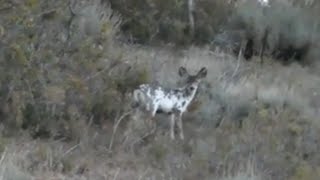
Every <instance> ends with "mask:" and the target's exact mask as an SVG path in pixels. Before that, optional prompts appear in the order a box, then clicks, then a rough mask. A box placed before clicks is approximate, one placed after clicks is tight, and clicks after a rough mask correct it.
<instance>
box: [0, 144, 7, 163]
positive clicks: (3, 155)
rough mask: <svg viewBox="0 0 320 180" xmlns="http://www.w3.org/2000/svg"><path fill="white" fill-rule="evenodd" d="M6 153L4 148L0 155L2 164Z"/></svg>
mask: <svg viewBox="0 0 320 180" xmlns="http://www.w3.org/2000/svg"><path fill="white" fill-rule="evenodd" d="M6 154H7V149H6V148H5V149H4V151H3V153H2V155H1V159H0V165H1V164H2V162H3V161H4V158H5V157H6Z"/></svg>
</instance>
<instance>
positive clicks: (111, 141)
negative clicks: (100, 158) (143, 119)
mask: <svg viewBox="0 0 320 180" xmlns="http://www.w3.org/2000/svg"><path fill="white" fill-rule="evenodd" d="M131 112H132V111H131V110H130V111H128V112H126V113H124V114H122V116H121V117H120V118H119V119H118V121H117V122H116V124H115V125H114V126H113V132H112V136H111V140H110V144H109V148H108V149H109V151H111V148H112V145H113V141H114V136H115V134H116V132H117V129H118V126H119V124H120V122H121V121H122V120H123V119H124V118H125V117H126V116H128V115H129V114H131Z"/></svg>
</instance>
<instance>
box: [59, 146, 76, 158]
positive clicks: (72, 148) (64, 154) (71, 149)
mask: <svg viewBox="0 0 320 180" xmlns="http://www.w3.org/2000/svg"><path fill="white" fill-rule="evenodd" d="M79 145H80V143H79V144H76V145H74V146H73V147H71V148H70V149H68V150H67V151H66V152H65V153H63V155H62V157H64V156H66V155H67V154H69V153H70V152H71V151H73V150H75V149H76V148H77V147H78V146H79Z"/></svg>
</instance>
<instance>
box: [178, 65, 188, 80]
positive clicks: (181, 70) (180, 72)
mask: <svg viewBox="0 0 320 180" xmlns="http://www.w3.org/2000/svg"><path fill="white" fill-rule="evenodd" d="M187 74H188V72H187V69H186V68H185V67H182V66H181V67H180V68H179V76H181V77H183V76H185V75H187Z"/></svg>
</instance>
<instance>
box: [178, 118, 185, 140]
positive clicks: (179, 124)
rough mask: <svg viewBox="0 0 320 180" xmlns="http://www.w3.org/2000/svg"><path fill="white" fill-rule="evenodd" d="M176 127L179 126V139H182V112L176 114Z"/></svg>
mask: <svg viewBox="0 0 320 180" xmlns="http://www.w3.org/2000/svg"><path fill="white" fill-rule="evenodd" d="M178 128H179V134H180V139H182V140H183V139H184V134H183V127H182V113H180V114H179V116H178Z"/></svg>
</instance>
